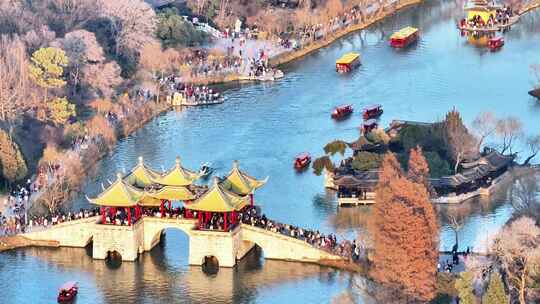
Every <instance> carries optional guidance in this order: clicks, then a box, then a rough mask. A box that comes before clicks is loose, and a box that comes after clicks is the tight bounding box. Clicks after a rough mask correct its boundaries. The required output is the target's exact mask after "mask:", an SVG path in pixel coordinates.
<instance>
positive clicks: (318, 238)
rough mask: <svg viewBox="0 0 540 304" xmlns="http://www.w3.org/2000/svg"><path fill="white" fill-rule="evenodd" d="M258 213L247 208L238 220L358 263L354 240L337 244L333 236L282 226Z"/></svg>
mask: <svg viewBox="0 0 540 304" xmlns="http://www.w3.org/2000/svg"><path fill="white" fill-rule="evenodd" d="M259 213H260V212H259V211H257V208H248V209H247V210H246V211H244V212H241V213H239V220H240V222H241V223H243V224H247V225H251V226H254V227H258V228H262V229H266V230H268V231H271V232H274V233H279V234H282V235H286V236H289V237H292V238H295V239H298V240H302V241H305V242H307V243H308V244H310V245H312V246H314V247H317V248H319V249H322V250H325V251H328V252H330V253H332V254H335V255H339V256H342V257H345V258H348V259H351V260H353V261H358V260H359V258H360V254H361V252H360V251H361V248H360V246H357V244H356V240H354V241H353V242H350V241H348V240H344V241H341V242H338V241H337V237H336V236H335V234H328V235H325V234H323V233H321V232H319V231H318V230H316V231H314V230H309V229H303V228H301V227H297V226H293V225H289V224H282V223H279V222H277V221H273V220H270V219H268V218H267V217H266V215H264V214H262V215H260V214H259Z"/></svg>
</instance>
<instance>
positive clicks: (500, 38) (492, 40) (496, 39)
mask: <svg viewBox="0 0 540 304" xmlns="http://www.w3.org/2000/svg"><path fill="white" fill-rule="evenodd" d="M503 40H504V38H503V37H502V36H498V37H493V38H491V39H489V42H498V41H503Z"/></svg>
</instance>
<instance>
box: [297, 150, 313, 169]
mask: <svg viewBox="0 0 540 304" xmlns="http://www.w3.org/2000/svg"><path fill="white" fill-rule="evenodd" d="M310 163H311V155H309V153H307V152H304V153H302V154H299V155H297V156H296V158H295V160H294V168H295V169H296V170H303V169H305V168H307V167H308V165H309V164H310Z"/></svg>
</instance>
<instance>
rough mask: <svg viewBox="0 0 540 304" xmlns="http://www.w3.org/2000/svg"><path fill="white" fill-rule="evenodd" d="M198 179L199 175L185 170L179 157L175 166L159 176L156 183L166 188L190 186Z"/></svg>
mask: <svg viewBox="0 0 540 304" xmlns="http://www.w3.org/2000/svg"><path fill="white" fill-rule="evenodd" d="M198 178H199V174H198V173H195V172H193V171H191V170H188V169H185V168H183V167H182V164H181V162H180V157H177V158H176V164H175V166H174V167H173V168H172V169H171V170H169V171H167V172H165V173H164V174H162V175H160V176H158V177H157V178H156V180H155V181H156V182H157V183H158V184H161V185H164V186H189V185H191V184H193V182H194V181H195V180H196V179H198Z"/></svg>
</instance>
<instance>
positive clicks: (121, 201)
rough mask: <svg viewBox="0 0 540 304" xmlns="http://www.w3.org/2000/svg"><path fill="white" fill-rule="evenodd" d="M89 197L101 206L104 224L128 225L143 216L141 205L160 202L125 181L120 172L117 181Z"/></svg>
mask: <svg viewBox="0 0 540 304" xmlns="http://www.w3.org/2000/svg"><path fill="white" fill-rule="evenodd" d="M87 199H88V201H90V202H91V203H92V204H95V205H98V206H100V213H101V223H102V224H115V225H128V226H131V225H132V224H134V223H135V222H137V221H138V220H139V219H140V218H141V216H142V210H141V205H142V206H144V205H155V204H159V203H160V201H159V200H158V199H157V198H154V197H152V196H149V195H147V194H146V193H145V192H144V191H142V190H139V189H137V188H135V187H133V186H131V185H129V184H128V183H126V182H124V180H123V179H122V175H121V174H120V173H118V175H117V178H116V181H115V182H113V183H112V184H111V185H110V186H109V187H108V188H106V189H105V190H104V191H103V192H102V193H101V194H99V195H98V196H97V197H96V198H93V199H91V198H88V197H87ZM107 211H108V212H107ZM133 212H134V214H133Z"/></svg>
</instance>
